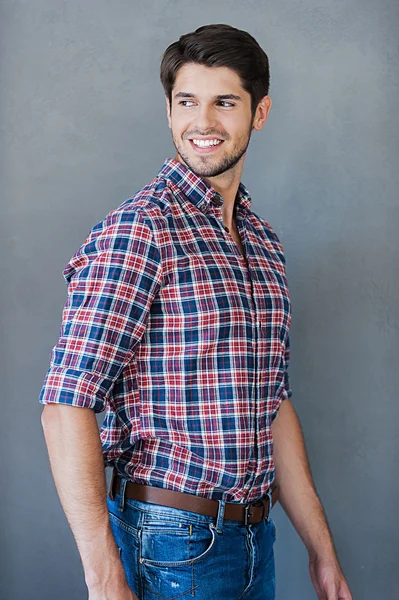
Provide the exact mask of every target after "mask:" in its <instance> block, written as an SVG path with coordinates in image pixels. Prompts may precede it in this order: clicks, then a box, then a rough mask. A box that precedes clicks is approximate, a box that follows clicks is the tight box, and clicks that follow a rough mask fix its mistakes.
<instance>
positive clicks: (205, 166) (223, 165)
mask: <svg viewBox="0 0 399 600" xmlns="http://www.w3.org/2000/svg"><path fill="white" fill-rule="evenodd" d="M252 129H253V121H252V122H251V126H250V128H249V131H248V132H247V134H246V135H244V136H242V138H240V139H239V140H238V141H237V143H236V145H235V146H234V148H233V150H232V152H231V153H230V154H228V155H227V156H223V157H222V158H220V159H219V160H217V159H215V158H212V156H211V155H209V156H207V155H204V156H203V157H201V156H200V155H198V160H199V162H200V161H201V159H202V158H203V159H204V162H203V163H201V162H200V164H198V163H197V164H195V163H194V161H193V159H192V157H191V155H189V154H188V152H186V151H185V150H184V149H183V147H182V145H179V144H177V143H176V140H175V138H174V135H173V133H172V140H173V145H174V147H175V148H176V152H177V153H178V155H179V156H180V158H181V160H182V161H183V162H184V163H185V164H186V165H187V167H188V168H189V169H190V170H191V171H192V172H193V173H194V175H197V177H216V176H217V175H221V174H222V173H224V172H225V171H228V170H229V169H232V168H233V167H234V166H235V165H236V164H237V163H238V161H239V160H240V159H241V158H242V156H243V155H244V154H245V152H246V151H247V148H248V145H249V142H250V140H251V133H252ZM215 137H216V136H215ZM210 159H211V160H210ZM207 160H209V163H207V162H206V161H207ZM214 161H216V162H214Z"/></svg>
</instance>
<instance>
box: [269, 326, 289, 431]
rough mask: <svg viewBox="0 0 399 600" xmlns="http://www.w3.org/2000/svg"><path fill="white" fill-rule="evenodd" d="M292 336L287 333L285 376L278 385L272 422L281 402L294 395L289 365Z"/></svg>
mask: <svg viewBox="0 0 399 600" xmlns="http://www.w3.org/2000/svg"><path fill="white" fill-rule="evenodd" d="M290 352H291V350H290V336H289V334H288V335H287V341H286V344H285V350H284V358H283V361H284V377H283V381H282V384H281V385H280V386H279V387H278V389H277V392H276V396H275V398H274V401H273V411H272V422H273V421H274V419H275V418H276V416H277V412H278V409H279V408H280V406H281V403H282V402H283V401H284V400H286V398H291V396H292V389H291V384H290V376H289V373H288V367H289V364H290Z"/></svg>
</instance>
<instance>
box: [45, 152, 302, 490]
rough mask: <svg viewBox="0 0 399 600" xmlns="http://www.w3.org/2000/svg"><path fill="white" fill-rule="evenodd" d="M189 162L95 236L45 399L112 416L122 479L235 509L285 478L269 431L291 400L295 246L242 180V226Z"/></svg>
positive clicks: (106, 442) (108, 433)
mask: <svg viewBox="0 0 399 600" xmlns="http://www.w3.org/2000/svg"><path fill="white" fill-rule="evenodd" d="M222 204H223V199H222V196H221V195H220V194H218V193H217V192H216V191H215V189H214V188H213V187H212V186H211V185H210V184H209V183H208V182H206V181H205V180H204V179H202V178H200V177H198V176H196V175H195V174H194V173H193V172H192V171H191V170H190V169H189V168H188V167H186V166H185V165H184V164H183V163H180V162H178V161H177V160H176V159H173V158H167V159H166V160H165V162H164V164H163V166H162V168H161V169H160V171H159V172H158V175H157V176H156V177H155V178H154V179H153V180H152V181H151V182H150V183H148V184H147V185H146V186H144V187H143V188H142V189H141V190H139V191H138V192H136V193H135V194H134V196H133V197H132V198H130V199H128V200H125V201H124V202H123V203H122V204H121V205H120V206H119V207H118V208H116V209H114V210H112V211H111V212H110V213H109V214H108V215H107V216H106V217H105V218H104V220H103V221H101V222H100V223H98V224H97V225H95V226H94V227H93V229H92V230H91V231H90V233H89V235H88V237H87V239H86V240H85V241H84V243H83V244H82V246H81V247H80V248H79V250H78V251H77V252H76V253H75V254H74V256H73V257H72V258H71V260H70V261H69V263H68V264H67V266H66V267H65V269H64V271H63V275H64V278H65V280H66V282H67V284H68V293H67V300H66V304H65V307H64V310H63V315H62V326H61V331H60V337H59V340H58V342H57V344H56V345H55V346H54V348H53V349H52V351H51V356H50V368H49V370H48V372H47V374H46V377H45V380H44V383H43V387H42V389H41V392H40V397H39V401H40V402H41V403H43V404H48V403H59V404H68V405H73V406H79V407H89V408H92V409H94V410H95V411H96V412H101V411H105V412H104V421H103V424H102V427H101V432H100V435H101V441H102V447H103V454H104V461H105V465H107V466H115V467H116V469H117V471H118V472H119V474H120V475H121V476H122V477H126V478H128V479H130V480H131V481H135V482H137V483H144V484H148V485H153V486H157V487H163V488H167V489H171V490H177V491H181V492H187V493H191V494H196V495H199V496H204V497H207V498H213V499H221V498H224V499H225V500H226V501H229V502H252V501H255V500H256V499H258V498H260V497H262V496H264V494H265V493H266V492H267V490H268V488H269V486H270V485H271V484H272V482H273V480H274V477H275V466H274V462H273V439H272V433H271V423H272V421H273V419H274V418H275V416H276V414H277V411H278V409H279V406H280V404H281V402H282V401H283V400H284V399H285V398H288V397H291V395H292V392H291V389H290V384H289V377H288V371H287V369H288V364H289V357H290V345H289V329H290V322H291V303H290V298H289V291H288V285H287V279H286V272H285V257H284V252H283V247H282V245H281V244H280V241H279V239H278V237H277V235H276V233H275V232H274V231H273V229H272V228H271V226H270V225H269V223H268V222H267V221H266V220H265V219H263V218H262V217H260V216H258V215H256V214H255V213H254V212H253V211H252V210H251V197H250V194H249V192H248V190H247V188H246V187H245V186H244V184H243V183H240V186H239V189H238V192H237V197H236V203H235V220H236V225H237V229H238V231H239V234H240V238H241V240H242V243H243V246H244V248H245V253H246V258H247V261H248V265H247V263H246V261H245V259H244V257H243V256H242V254H241V252H240V249H239V247H238V245H237V243H236V242H235V240H234V238H233V237H232V235H231V234H230V233H229V232H228V231H226V228H225V226H224V224H223V219H222Z"/></svg>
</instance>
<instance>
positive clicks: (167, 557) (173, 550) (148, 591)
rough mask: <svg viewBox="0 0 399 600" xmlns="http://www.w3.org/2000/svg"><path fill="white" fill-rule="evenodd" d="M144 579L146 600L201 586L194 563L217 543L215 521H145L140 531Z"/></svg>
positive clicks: (168, 597)
mask: <svg viewBox="0 0 399 600" xmlns="http://www.w3.org/2000/svg"><path fill="white" fill-rule="evenodd" d="M140 537H141V544H140V566H141V581H142V585H143V587H144V589H145V596H144V597H145V598H146V600H159V599H160V598H162V600H174V599H175V598H180V597H181V596H185V595H186V594H194V590H197V589H198V587H199V586H198V585H196V581H195V565H196V564H197V563H198V562H199V561H201V560H202V559H204V558H205V557H207V556H208V555H209V554H210V553H211V551H212V548H214V546H215V543H216V532H215V526H214V524H213V523H204V524H198V523H193V524H189V523H175V524H174V525H172V523H170V522H169V523H164V524H162V525H161V524H160V523H158V524H156V523H151V524H146V525H143V527H142V529H141V531H140Z"/></svg>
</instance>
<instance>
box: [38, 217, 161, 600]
mask: <svg viewBox="0 0 399 600" xmlns="http://www.w3.org/2000/svg"><path fill="white" fill-rule="evenodd" d="M64 277H65V279H66V280H67V282H68V298H67V302H66V305H65V308H64V311H63V319H62V327H61V332H60V338H59V340H58V342H57V344H56V345H55V346H54V348H53V350H52V352H51V361H50V369H49V370H48V372H47V374H46V377H45V380H44V384H43V386H42V390H41V393H40V397H39V400H40V402H41V403H42V404H45V405H46V406H45V408H44V410H43V414H42V423H43V427H44V434H45V438H46V442H47V447H48V451H49V457H50V462H51V467H52V472H53V476H54V480H55V484H56V487H57V491H58V493H59V496H60V500H61V503H62V505H63V508H64V510H65V513H66V516H67V519H68V521H69V523H70V525H71V528H72V532H73V534H74V536H75V538H76V541H77V545H78V549H79V552H80V554H81V558H82V562H83V568H84V572H85V579H86V583H87V585H88V588H89V592H90V600H111V599H112V600H127V599H129V600H130V599H131V598H135V596H133V595H132V592H129V589H128V587H127V583H126V579H125V576H124V573H123V571H122V563H121V562H120V560H119V555H117V548H116V545H115V542H114V539H113V537H112V531H111V529H110V524H109V522H108V519H109V517H108V510H107V505H106V485H105V469H104V459H103V455H102V448H101V442H100V435H99V431H98V426H97V421H96V418H95V414H94V413H95V412H102V411H103V410H104V409H105V406H106V403H107V399H108V397H110V396H111V394H112V388H113V386H114V383H115V381H116V380H117V379H118V377H119V375H120V374H121V373H122V371H123V369H124V368H125V366H126V365H127V364H128V362H129V361H130V360H131V357H132V356H133V355H134V352H135V348H136V346H137V344H139V342H140V340H141V338H142V336H143V333H144V331H145V328H146V321H147V318H148V315H149V312H150V308H151V304H152V302H153V299H154V297H155V295H156V294H157V293H158V291H159V289H160V286H161V283H162V263H161V256H160V252H159V250H158V247H157V244H156V242H155V240H154V236H153V233H152V228H151V227H150V221H149V220H147V218H146V217H145V215H144V214H142V213H141V212H140V211H133V210H132V211H114V212H111V213H110V214H109V215H108V216H107V217H106V219H105V220H104V221H103V222H102V223H101V224H99V225H98V226H96V227H95V228H93V230H92V232H91V233H90V235H89V237H88V238H87V240H86V241H85V243H84V244H83V246H82V247H81V248H80V249H79V251H78V252H77V253H75V255H74V256H73V257H72V259H71V261H70V262H69V264H68V265H67V267H66V268H65V270H64ZM117 594H119V595H117Z"/></svg>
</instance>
